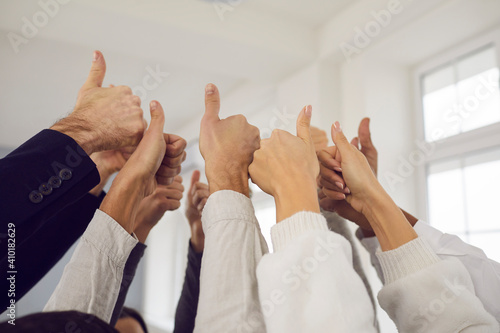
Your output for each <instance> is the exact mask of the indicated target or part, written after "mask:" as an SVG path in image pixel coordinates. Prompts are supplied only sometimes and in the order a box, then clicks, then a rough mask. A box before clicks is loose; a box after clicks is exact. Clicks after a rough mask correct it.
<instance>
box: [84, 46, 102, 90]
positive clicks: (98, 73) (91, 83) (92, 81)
mask: <svg viewBox="0 0 500 333" xmlns="http://www.w3.org/2000/svg"><path fill="white" fill-rule="evenodd" d="M105 75H106V61H105V60H104V56H103V55H102V53H101V52H100V51H94V59H93V61H92V66H91V67H90V73H89V76H88V77H87V81H86V82H85V84H84V85H83V87H82V89H85V90H86V89H91V88H99V87H101V86H102V82H103V81H104V76H105Z"/></svg>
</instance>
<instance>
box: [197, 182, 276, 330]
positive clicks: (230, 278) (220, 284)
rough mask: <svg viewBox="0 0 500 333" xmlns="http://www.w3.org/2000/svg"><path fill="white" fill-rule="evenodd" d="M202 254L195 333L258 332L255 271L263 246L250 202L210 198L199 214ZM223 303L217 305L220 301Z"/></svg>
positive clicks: (236, 196) (233, 196)
mask: <svg viewBox="0 0 500 333" xmlns="http://www.w3.org/2000/svg"><path fill="white" fill-rule="evenodd" d="M202 218H203V229H204V232H205V250H204V252H203V262H202V267H201V280H200V299H199V304H198V314H197V317H196V327H195V331H196V332H200V331H203V332H222V331H225V332H233V331H237V330H238V328H241V327H243V326H244V325H247V324H248V322H249V321H250V322H252V323H255V321H257V325H256V326H258V327H255V330H254V331H255V332H259V331H260V330H261V329H263V321H262V319H261V314H260V313H261V312H260V305H259V300H258V291H257V278H256V275H255V270H256V267H257V263H258V262H259V260H260V258H261V257H262V255H263V254H264V253H267V245H266V244H265V240H264V238H263V237H262V235H261V233H260V228H259V225H258V223H257V220H256V218H255V213H254V210H253V207H252V203H251V201H250V199H248V198H247V197H245V196H243V195H242V194H240V193H236V192H234V191H218V192H216V193H214V194H212V195H211V196H210V198H209V199H208V201H207V204H206V205H205V209H204V211H203V217H202ZM222 300H223V301H222Z"/></svg>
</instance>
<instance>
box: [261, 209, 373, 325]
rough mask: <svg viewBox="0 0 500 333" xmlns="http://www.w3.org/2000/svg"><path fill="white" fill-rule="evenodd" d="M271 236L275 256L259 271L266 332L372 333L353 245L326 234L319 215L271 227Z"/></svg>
mask: <svg viewBox="0 0 500 333" xmlns="http://www.w3.org/2000/svg"><path fill="white" fill-rule="evenodd" d="M271 236H272V240H273V245H274V249H275V252H274V253H272V254H268V255H265V256H264V257H263V258H262V260H261V262H260V263H259V266H258V268H257V277H258V283H259V298H260V302H261V304H262V306H261V307H262V311H263V315H264V318H265V322H266V328H267V333H278V332H280V333H281V332H301V333H302V332H332V331H333V330H334V331H335V332H350V333H351V332H376V329H375V327H374V316H373V308H372V304H371V301H370V298H369V296H368V294H367V292H366V288H365V287H364V285H363V282H362V281H361V279H360V277H359V276H358V274H356V272H355V271H354V269H353V267H352V257H351V256H352V254H351V246H350V244H349V242H348V241H347V240H346V239H345V238H344V237H342V236H340V235H338V234H336V233H333V232H331V231H329V230H328V227H327V224H326V220H325V218H324V217H323V216H322V215H320V214H316V213H312V212H300V213H297V214H295V215H293V216H292V217H290V218H288V219H285V220H283V221H281V222H280V223H278V224H277V225H275V226H274V227H273V228H272V229H271Z"/></svg>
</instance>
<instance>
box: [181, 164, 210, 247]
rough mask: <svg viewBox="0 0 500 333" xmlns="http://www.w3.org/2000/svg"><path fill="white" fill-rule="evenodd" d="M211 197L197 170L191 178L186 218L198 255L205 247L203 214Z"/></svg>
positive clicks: (192, 242) (192, 243)
mask: <svg viewBox="0 0 500 333" xmlns="http://www.w3.org/2000/svg"><path fill="white" fill-rule="evenodd" d="M209 195H210V193H209V190H208V185H207V184H204V183H200V172H199V171H198V170H195V171H194V172H193V175H192V176H191V185H190V186H189V190H188V193H187V208H186V217H187V219H188V223H189V227H190V229H191V245H192V246H193V249H194V250H195V251H196V252H198V253H200V252H202V251H203V249H204V247H205V234H204V233H203V227H202V225H201V213H202V211H203V208H204V207H205V204H206V203H207V200H208V196H209Z"/></svg>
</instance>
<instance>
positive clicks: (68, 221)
mask: <svg viewBox="0 0 500 333" xmlns="http://www.w3.org/2000/svg"><path fill="white" fill-rule="evenodd" d="M104 196H105V193H104V192H103V193H102V194H101V195H100V196H99V197H95V196H93V195H92V194H86V195H85V196H83V197H82V198H81V199H80V200H78V201H77V202H75V203H73V204H71V205H69V206H68V207H66V208H65V209H64V210H62V211H61V212H59V213H58V214H56V215H55V216H54V217H52V218H51V219H49V220H48V221H47V222H45V223H44V224H43V226H42V227H40V229H38V231H37V232H36V233H35V234H33V235H32V236H31V237H30V238H29V239H27V240H25V241H24V242H23V243H22V244H20V245H18V246H17V247H16V261H15V267H16V271H17V279H16V288H15V299H16V301H19V300H20V299H21V298H22V297H23V296H24V295H26V293H27V292H29V291H30V290H31V288H33V287H34V286H35V285H36V284H37V283H38V281H40V280H41V279H42V278H43V277H44V276H45V275H46V274H47V273H48V272H49V271H50V270H51V269H52V267H54V265H55V264H57V262H58V261H59V260H60V259H61V258H62V257H63V256H64V254H65V253H66V252H67V251H68V249H69V248H70V247H71V246H72V245H73V244H74V243H75V242H76V241H77V240H78V239H79V238H80V236H81V235H82V234H83V233H84V231H85V229H86V228H87V226H88V225H89V222H90V221H91V220H92V217H93V216H94V214H95V211H96V209H98V208H99V206H100V205H101V202H102V200H103V199H104ZM8 265H9V262H8V258H4V259H3V260H2V261H1V262H0V272H2V273H4V272H7V271H9V268H8ZM0 288H1V289H0V290H9V282H8V281H7V279H1V283H0ZM9 302H10V299H9V298H8V297H7V293H4V294H3V296H2V297H0V306H2V308H6V307H7V306H8V305H9Z"/></svg>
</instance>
